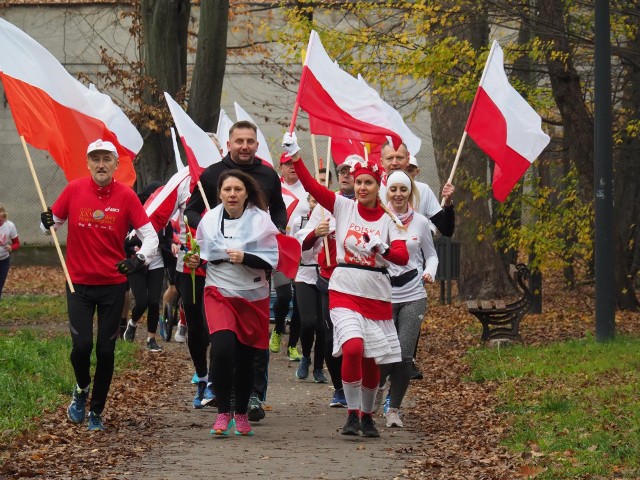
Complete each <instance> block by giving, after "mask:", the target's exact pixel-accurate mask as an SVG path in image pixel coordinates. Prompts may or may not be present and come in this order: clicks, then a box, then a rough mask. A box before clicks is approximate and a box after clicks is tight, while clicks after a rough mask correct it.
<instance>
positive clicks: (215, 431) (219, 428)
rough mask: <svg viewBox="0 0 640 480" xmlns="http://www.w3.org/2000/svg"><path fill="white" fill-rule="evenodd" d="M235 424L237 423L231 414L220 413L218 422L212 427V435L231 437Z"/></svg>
mask: <svg viewBox="0 0 640 480" xmlns="http://www.w3.org/2000/svg"><path fill="white" fill-rule="evenodd" d="M245 416H246V415H245ZM234 424H235V421H234V419H233V417H232V416H231V414H230V413H219V414H218V416H217V417H216V422H215V423H214V424H213V427H211V435H229V431H230V430H231V429H232V428H233V426H234ZM236 433H237V432H236Z"/></svg>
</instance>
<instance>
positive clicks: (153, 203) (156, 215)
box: [144, 167, 189, 232]
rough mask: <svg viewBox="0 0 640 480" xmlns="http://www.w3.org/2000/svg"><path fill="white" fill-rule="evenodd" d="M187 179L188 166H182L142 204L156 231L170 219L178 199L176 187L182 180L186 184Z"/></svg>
mask: <svg viewBox="0 0 640 480" xmlns="http://www.w3.org/2000/svg"><path fill="white" fill-rule="evenodd" d="M188 181H189V168H188V167H182V169H181V170H180V171H178V172H177V173H175V174H174V175H173V176H172V177H171V178H170V179H169V181H168V182H167V183H166V184H165V185H163V186H162V187H159V188H158V189H157V190H156V191H155V192H154V193H153V194H152V195H151V196H150V197H149V199H148V200H147V202H146V203H145V204H144V210H145V212H147V216H148V217H149V220H151V224H152V225H153V228H154V229H155V230H156V232H158V231H160V230H161V229H163V228H164V227H165V226H166V225H167V223H169V220H171V216H172V215H173V212H174V211H175V207H176V202H177V200H178V188H179V187H180V185H181V184H182V183H183V182H185V185H186V183H187V182H188ZM185 188H186V187H185Z"/></svg>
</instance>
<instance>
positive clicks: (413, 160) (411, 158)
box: [409, 155, 418, 167]
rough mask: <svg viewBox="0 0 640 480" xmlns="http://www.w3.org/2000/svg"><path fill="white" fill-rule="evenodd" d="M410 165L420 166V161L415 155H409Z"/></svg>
mask: <svg viewBox="0 0 640 480" xmlns="http://www.w3.org/2000/svg"><path fill="white" fill-rule="evenodd" d="M409 165H413V166H414V167H417V166H418V160H416V157H414V156H413V155H409Z"/></svg>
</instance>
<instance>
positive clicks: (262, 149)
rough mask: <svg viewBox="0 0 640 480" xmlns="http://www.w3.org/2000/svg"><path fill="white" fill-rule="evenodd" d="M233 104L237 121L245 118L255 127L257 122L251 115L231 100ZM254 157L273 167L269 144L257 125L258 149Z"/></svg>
mask: <svg viewBox="0 0 640 480" xmlns="http://www.w3.org/2000/svg"><path fill="white" fill-rule="evenodd" d="M233 106H234V107H235V108H236V119H237V120H238V121H241V120H246V121H248V122H251V123H253V124H254V125H255V126H256V127H257V126H258V124H257V123H256V122H254V121H253V118H251V115H249V114H248V113H247V112H246V111H245V110H244V109H243V108H242V107H241V106H240V105H238V102H233ZM256 157H258V158H260V159H262V160H264V161H265V162H266V163H268V164H269V166H271V167H273V159H272V158H271V154H270V153H269V144H268V143H267V139H266V138H264V135H263V134H262V132H261V131H260V128H259V127H258V151H257V152H256Z"/></svg>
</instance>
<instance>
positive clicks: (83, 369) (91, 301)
mask: <svg viewBox="0 0 640 480" xmlns="http://www.w3.org/2000/svg"><path fill="white" fill-rule="evenodd" d="M73 288H74V290H75V293H71V292H70V291H69V286H68V285H67V310H68V313H69V331H70V332H71V343H72V347H71V355H70V359H71V365H72V366H73V371H74V373H75V376H76V383H77V384H78V386H79V387H80V388H86V387H87V386H89V384H90V383H91V372H90V370H91V351H92V350H93V317H94V315H95V313H96V311H97V314H98V337H97V339H96V371H95V374H94V377H93V392H92V395H91V404H90V407H89V410H90V411H92V412H94V413H97V414H98V415H100V414H101V413H102V411H103V410H104V406H105V404H106V402H107V395H108V393H109V388H110V387H111V379H112V378H113V365H114V359H115V354H114V352H115V349H116V338H118V330H119V328H120V315H122V308H123V306H124V293H125V291H126V289H127V284H126V283H120V284H117V285H79V284H74V285H73Z"/></svg>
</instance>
